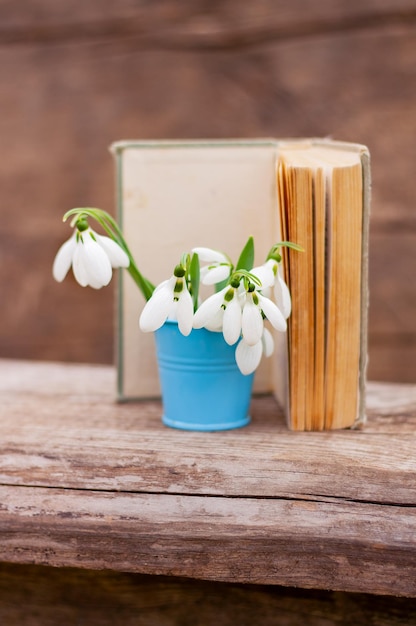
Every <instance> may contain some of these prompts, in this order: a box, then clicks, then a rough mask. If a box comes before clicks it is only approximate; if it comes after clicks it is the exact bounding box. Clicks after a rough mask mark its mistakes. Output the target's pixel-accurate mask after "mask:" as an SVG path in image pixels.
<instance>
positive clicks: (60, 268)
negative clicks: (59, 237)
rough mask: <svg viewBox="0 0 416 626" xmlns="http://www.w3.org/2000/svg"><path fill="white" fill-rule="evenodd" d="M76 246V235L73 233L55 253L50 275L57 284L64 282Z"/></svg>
mask: <svg viewBox="0 0 416 626" xmlns="http://www.w3.org/2000/svg"><path fill="white" fill-rule="evenodd" d="M76 245H77V243H76V233H75V231H74V234H73V235H72V237H70V238H69V239H68V240H67V241H65V243H63V244H62V246H61V247H60V248H59V250H58V252H57V253H56V256H55V259H54V262H53V267H52V275H53V277H54V279H55V280H57V281H58V283H61V282H62V281H63V280H64V278H65V276H66V275H67V273H68V270H69V268H70V267H71V264H72V258H73V256H74V252H75V248H76Z"/></svg>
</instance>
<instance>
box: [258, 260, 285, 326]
mask: <svg viewBox="0 0 416 626" xmlns="http://www.w3.org/2000/svg"><path fill="white" fill-rule="evenodd" d="M251 273H252V274H254V275H255V276H257V278H259V280H260V281H261V283H262V289H261V291H262V293H263V295H267V296H268V295H269V292H270V288H271V287H273V292H274V298H275V300H276V304H277V306H278V307H279V309H280V310H281V312H282V313H283V317H284V318H285V319H287V318H288V317H289V316H290V313H291V310H292V301H291V297H290V292H289V288H288V286H287V285H286V283H285V281H284V280H283V278H282V277H281V275H280V272H279V263H278V262H277V261H276V260H275V259H268V260H267V261H266V263H264V264H263V265H260V266H259V267H256V268H254V269H252V270H251Z"/></svg>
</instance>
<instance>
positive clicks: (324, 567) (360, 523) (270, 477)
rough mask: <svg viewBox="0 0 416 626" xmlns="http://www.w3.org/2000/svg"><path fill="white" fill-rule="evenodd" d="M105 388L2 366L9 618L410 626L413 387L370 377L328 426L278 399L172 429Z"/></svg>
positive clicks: (105, 382)
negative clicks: (208, 427) (215, 424)
mask: <svg viewBox="0 0 416 626" xmlns="http://www.w3.org/2000/svg"><path fill="white" fill-rule="evenodd" d="M114 389H115V371H114V369H113V368H111V367H104V366H86V365H71V364H55V363H37V362H22V361H9V360H3V361H1V360H0V397H1V404H0V441H1V450H0V453H1V456H0V477H1V480H0V561H1V562H2V563H3V564H2V565H1V568H0V618H3V619H2V620H1V622H2V623H5V624H6V623H7V624H8V625H10V624H14V623H16V624H26V623H27V624H42V626H46V625H47V624H49V623H50V624H56V623H60V624H65V623H68V624H70V623H88V624H96V623H97V624H98V623H99V624H107V623H109V624H118V623H120V624H130V623H131V624H142V623H143V624H176V623H178V624H188V623H189V624H208V623H209V624H210V623H215V624H232V623H234V624H245V623H250V624H252V623H254V622H253V615H254V613H255V614H257V615H259V613H258V611H259V610H260V607H261V616H262V618H261V622H257V623H261V624H262V625H263V624H269V623H270V624H276V623H280V622H276V621H271V620H273V619H276V611H280V613H279V614H281V615H283V614H284V615H286V618H285V621H282V622H281V623H282V624H283V623H284V624H297V623H302V624H313V625H315V624H316V625H317V624H326V625H327V624H331V623H337V624H338V623H342V624H344V623H348V624H349V623H351V624H352V623H354V624H361V623H370V622H369V621H368V611H369V610H370V608H369V607H370V606H371V611H373V613H372V618H371V619H372V621H371V624H395V623H400V624H403V623H409V624H414V623H416V605H415V603H414V601H413V600H410V599H409V598H415V597H416V445H415V444H416V385H415V386H413V385H398V384H395V385H386V384H376V383H371V384H369V385H368V422H367V425H366V427H365V428H364V429H363V430H360V431H339V432H328V433H293V432H290V431H288V430H287V429H286V426H285V424H284V420H283V416H282V414H281V411H280V409H279V407H278V406H277V405H276V403H275V401H274V399H273V398H271V397H258V398H255V399H254V401H253V405H252V423H251V424H250V425H249V426H248V427H246V428H244V429H241V430H236V431H229V432H223V433H209V434H200V433H192V432H182V431H176V430H173V429H168V428H166V427H164V426H162V424H161V422H160V413H161V406H160V403H159V402H157V401H152V402H143V403H136V404H117V403H116V402H115V401H114ZM57 568H59V569H57ZM208 581H212V582H208ZM295 588H297V589H295ZM309 590H310V591H309ZM312 590H313V591H312ZM319 590H329V592H328V591H326V592H324V591H319ZM162 592H163V593H162ZM166 594H167V595H166ZM360 594H373V597H372V600H371V603H370V604H368V602H369V600H368V598H369V596H368V595H360ZM378 596H379V597H378ZM395 596H399V597H395ZM68 598H69V599H68ZM334 598H335V600H336V601H335V600H334ZM365 599H366V602H367V604H366V602H365V601H364V600H365ZM340 602H341V605H342V607H343V608H342V607H341V608H342V610H344V609H345V610H347V609H348V613H349V614H350V615H351V611H353V610H355V611H356V614H355V617H354V620H355V621H352V622H349V621H348V622H347V621H345V622H343V621H341V622H339V614H340V613H339V611H340ZM204 603H205V604H204ZM305 603H306V604H305ZM357 603H358V604H357ZM360 603H361V604H360ZM357 606H359V607H361V608H360V611H361V612H360V611H358V609H357ZM30 607H31V608H30ZM53 607H54V609H53ZM94 607H95V609H94ZM204 607H205V608H204ZM307 607H309V608H307ZM328 607H329V608H328ZM354 607H355V608H354ZM363 607H364V608H363ZM380 607H381V608H380ZM116 609H117V611H116ZM324 609H325V610H324ZM203 610H204V611H205V613H204V615H205V616H208V615H212V622H211V621H204V619H207V620H209V618H208V617H206V618H203V617H202V612H203ZM94 611H95V612H94ZM97 611H98V612H97ZM146 611H147V612H146ZM178 611H179V612H180V611H182V612H183V615H182V613H181V615H182V617H178V615H179V613H178ZM201 611H202V612H201ZM238 611H240V613H241V614H240V613H238ZM285 611H286V613H285ZM357 611H358V613H359V614H358V613H357ZM363 611H364V613H365V615H366V616H367V617H366V619H367V622H366V621H360V619H361V618H360V615H361V616H362V615H364V613H363ZM366 611H367V612H366ZM389 611H390V613H389ZM302 612H303V613H302ZM301 613H302V614H303V617H305V615H308V620H309V621H305V620H304V621H302V622H300V621H299V615H300V614H301ZM162 614H163V619H162V617H161V615H162ZM376 614H377V615H379V619H380V620H381V621H377V619H378V618H376V617H375V616H376ZM75 615H77V616H78V617H77V618H76V619H78V621H76V619H75V617H74V616H75ZM80 615H81V616H82V619H85V620H86V621H82V619H81V618H80ZM98 615H99V616H100V618H99V619H98V617H97V616H98ZM111 615H112V617H111ZM192 615H193V618H192V619H191V616H192ZM386 615H390V618H389V619H390V621H386V622H384V621H382V620H383V619H385V618H386ZM39 616H40V617H39ZM115 616H117V617H115ZM219 616H221V617H219ZM236 616H237V618H236ZM238 616H239V617H238ZM398 616H399V617H398ZM403 616H405V617H403ZM6 617H7V619H8V621H6ZM110 617H111V619H110ZM87 618H88V619H87ZM396 618H397V619H399V618H400V620H402V621H398V622H395V621H394V619H396ZM49 619H50V620H51V621H48V620H49ZM66 619H67V620H68V621H65V620H66ZM105 619H108V620H109V621H105ZM117 619H120V620H121V621H117ZM302 619H303V618H302ZM331 619H333V620H335V621H333V622H332V621H330V620H331ZM403 619H408V620H413V621H403ZM37 620H38V621H37ZM140 620H143V621H140ZM169 620H170V621H169ZM187 620H189V621H187ZM201 620H202V621H201ZM227 620H229V621H227ZM244 620H247V621H244ZM296 620H298V621H296ZM314 620H315V621H314ZM325 620H326V621H325ZM336 620H338V621H336ZM363 620H364V618H363ZM392 620H393V621H392Z"/></svg>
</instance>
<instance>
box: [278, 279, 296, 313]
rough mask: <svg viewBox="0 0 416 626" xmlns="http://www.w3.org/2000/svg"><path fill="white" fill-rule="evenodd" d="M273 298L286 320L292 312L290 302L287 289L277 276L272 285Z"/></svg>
mask: <svg viewBox="0 0 416 626" xmlns="http://www.w3.org/2000/svg"><path fill="white" fill-rule="evenodd" d="M274 297H275V299H276V304H277V306H278V307H279V309H280V310H281V311H282V313H283V317H284V318H285V319H287V318H288V317H289V315H290V313H291V311H292V300H291V297H290V291H289V287H288V286H287V285H286V283H285V281H284V280H283V278H281V277H280V276H279V275H278V276H277V278H276V282H275V285H274Z"/></svg>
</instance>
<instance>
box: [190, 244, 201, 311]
mask: <svg viewBox="0 0 416 626" xmlns="http://www.w3.org/2000/svg"><path fill="white" fill-rule="evenodd" d="M189 278H190V282H191V295H192V300H193V303H194V311H196V309H197V308H198V295H199V257H198V255H197V253H196V252H194V254H193V255H192V258H191V263H190V266H189Z"/></svg>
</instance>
